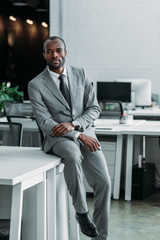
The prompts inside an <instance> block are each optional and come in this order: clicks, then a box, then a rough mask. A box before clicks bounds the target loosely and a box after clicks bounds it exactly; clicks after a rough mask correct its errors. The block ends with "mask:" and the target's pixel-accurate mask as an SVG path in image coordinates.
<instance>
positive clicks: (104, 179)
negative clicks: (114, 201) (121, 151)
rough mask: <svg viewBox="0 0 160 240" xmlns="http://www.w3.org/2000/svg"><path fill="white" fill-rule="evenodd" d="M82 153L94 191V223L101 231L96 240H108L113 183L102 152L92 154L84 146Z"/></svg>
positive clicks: (85, 171) (88, 179)
mask: <svg viewBox="0 0 160 240" xmlns="http://www.w3.org/2000/svg"><path fill="white" fill-rule="evenodd" d="M81 152H82V155H83V157H84V159H83V162H82V167H83V171H84V174H85V177H86V179H87V181H88V183H89V185H90V186H91V187H92V188H93V190H94V213H93V221H94V223H95V224H96V226H97V229H98V231H99V236H98V237H96V238H94V240H107V236H108V218H109V209H110V199H111V181H110V176H109V173H108V168H107V164H106V160H105V158H104V155H103V153H102V151H101V150H97V151H96V152H90V151H89V150H88V149H87V148H86V147H85V146H84V145H82V146H81Z"/></svg>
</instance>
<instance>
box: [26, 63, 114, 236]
mask: <svg viewBox="0 0 160 240" xmlns="http://www.w3.org/2000/svg"><path fill="white" fill-rule="evenodd" d="M67 76H68V81H69V90H70V97H71V108H70V106H69V105H68V103H67V102H66V100H65V99H64V98H63V96H62V94H61V92H60V91H59V89H58V88H57V85H56V84H55V82H54V81H53V79H52V78H51V76H50V74H49V72H48V70H47V69H45V70H44V71H43V72H42V73H40V74H39V75H38V76H37V77H35V78H34V79H33V80H31V81H30V82H29V85H28V92H29V97H30V101H31V104H32V106H33V110H34V114H35V116H36V119H37V121H38V123H39V126H40V128H41V129H42V131H43V133H44V134H45V140H44V144H43V149H44V151H45V152H52V153H54V154H56V155H58V156H60V157H62V159H63V163H64V165H65V167H64V176H65V180H66V184H67V187H68V190H69V192H70V194H71V196H72V199H73V205H74V207H75V210H76V212H78V213H84V212H87V211H88V208H87V204H86V195H85V189H84V186H83V172H84V174H85V177H86V179H87V181H88V183H89V185H90V186H91V187H92V188H93V190H94V206H95V209H94V214H93V219H94V222H95V223H96V225H97V228H98V230H99V233H100V235H99V236H98V237H97V238H96V240H106V239H107V235H108V215H109V208H110V177H109V174H108V169H107V165H106V161H105V159H104V156H103V153H102V151H101V150H97V151H96V152H90V151H89V149H88V148H87V147H86V146H84V145H83V144H82V142H81V141H79V140H78V139H77V138H76V136H75V135H76V133H77V131H75V130H74V131H72V132H69V133H67V134H65V135H64V136H63V137H54V136H53V135H52V133H51V129H53V127H54V126H56V125H57V124H59V123H61V122H72V121H73V120H77V121H78V122H79V123H80V124H81V129H80V131H82V132H83V133H84V134H86V135H89V136H92V137H95V138H96V136H95V133H94V131H93V129H92V123H93V121H94V120H95V119H96V118H98V116H99V113H100V108H99V105H98V103H97V100H96V98H95V94H94V91H93V87H92V85H91V83H90V81H89V79H88V77H87V76H86V74H85V72H84V70H83V69H80V68H75V67H71V66H67ZM82 169H83V170H82ZM94 239H95V238H94Z"/></svg>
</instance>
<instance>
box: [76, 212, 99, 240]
mask: <svg viewBox="0 0 160 240" xmlns="http://www.w3.org/2000/svg"><path fill="white" fill-rule="evenodd" d="M76 219H77V222H78V223H79V225H80V228H81V231H82V233H84V234H85V235H86V236H88V237H92V238H93V237H97V236H98V230H97V227H96V225H95V224H94V223H93V221H92V220H91V218H90V216H89V214H88V213H83V214H78V213H76Z"/></svg>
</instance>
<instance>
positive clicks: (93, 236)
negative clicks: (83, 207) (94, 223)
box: [76, 217, 99, 238]
mask: <svg viewBox="0 0 160 240" xmlns="http://www.w3.org/2000/svg"><path fill="white" fill-rule="evenodd" d="M76 220H77V223H78V224H79V227H80V229H81V225H80V223H79V221H78V219H77V217H76ZM81 232H82V233H83V234H84V235H86V236H87V237H91V238H95V237H98V236H99V233H97V234H96V235H92V236H91V235H89V234H87V233H85V232H84V231H83V230H82V229H81Z"/></svg>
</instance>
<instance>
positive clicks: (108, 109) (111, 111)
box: [99, 100, 123, 119]
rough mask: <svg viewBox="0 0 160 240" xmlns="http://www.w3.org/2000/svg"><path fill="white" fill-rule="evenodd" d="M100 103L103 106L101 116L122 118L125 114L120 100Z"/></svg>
mask: <svg viewBox="0 0 160 240" xmlns="http://www.w3.org/2000/svg"><path fill="white" fill-rule="evenodd" d="M99 105H100V107H101V115H100V118H107V119H121V117H122V115H123V106H122V103H121V102H120V101H113V100H110V101H109V100H108V101H101V102H99Z"/></svg>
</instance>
